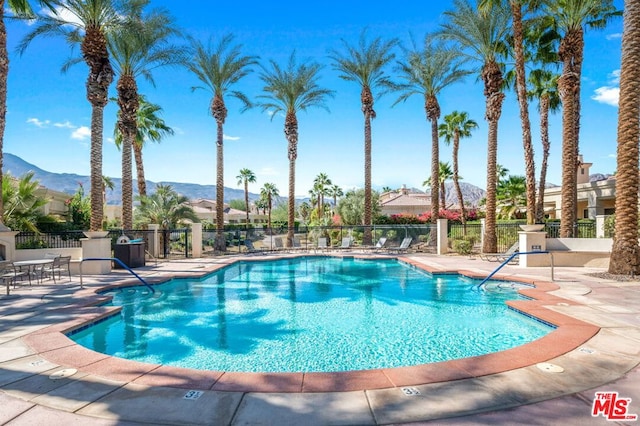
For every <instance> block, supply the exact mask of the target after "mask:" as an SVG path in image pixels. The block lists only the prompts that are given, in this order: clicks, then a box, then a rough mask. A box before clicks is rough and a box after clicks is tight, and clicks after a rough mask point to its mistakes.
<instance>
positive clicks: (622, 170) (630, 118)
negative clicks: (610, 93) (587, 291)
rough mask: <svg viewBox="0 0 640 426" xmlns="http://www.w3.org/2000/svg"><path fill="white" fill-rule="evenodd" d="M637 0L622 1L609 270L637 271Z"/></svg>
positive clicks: (639, 28)
mask: <svg viewBox="0 0 640 426" xmlns="http://www.w3.org/2000/svg"><path fill="white" fill-rule="evenodd" d="M639 101H640V1H639V0H628V1H626V2H625V11H624V33H623V36H622V67H621V73H620V101H619V115H618V153H617V158H618V160H617V161H618V168H617V176H616V227H615V235H614V238H613V248H612V251H611V259H610V261H609V272H611V273H614V274H625V275H634V274H638V273H639V272H640V265H639V263H640V247H639V246H638V185H639V184H640V178H639V174H638V160H639V151H638V138H639V137H640V120H639V117H640V103H639Z"/></svg>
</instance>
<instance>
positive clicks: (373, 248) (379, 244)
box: [362, 237, 387, 253]
mask: <svg viewBox="0 0 640 426" xmlns="http://www.w3.org/2000/svg"><path fill="white" fill-rule="evenodd" d="M385 244H387V238H386V237H380V239H378V242H377V243H376V245H374V246H367V247H362V248H363V249H367V250H371V251H373V252H374V253H377V252H379V251H381V250H383V249H384V248H385V247H384V246H385Z"/></svg>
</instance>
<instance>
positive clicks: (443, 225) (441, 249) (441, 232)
mask: <svg viewBox="0 0 640 426" xmlns="http://www.w3.org/2000/svg"><path fill="white" fill-rule="evenodd" d="M437 226H438V235H437V237H438V254H447V253H448V252H449V236H448V235H447V231H448V221H447V219H438V225H437Z"/></svg>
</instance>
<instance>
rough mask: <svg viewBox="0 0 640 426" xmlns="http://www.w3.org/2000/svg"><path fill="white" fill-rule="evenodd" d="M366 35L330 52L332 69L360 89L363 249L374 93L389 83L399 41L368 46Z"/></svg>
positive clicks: (368, 225)
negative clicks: (361, 114)
mask: <svg viewBox="0 0 640 426" xmlns="http://www.w3.org/2000/svg"><path fill="white" fill-rule="evenodd" d="M366 36H367V32H366V30H363V31H362V33H361V34H360V40H359V42H358V45H357V46H352V45H350V44H348V43H347V42H346V41H345V40H342V43H343V47H344V52H338V51H335V50H333V51H331V53H330V56H331V59H332V60H333V61H334V68H335V69H336V70H338V71H339V72H340V73H341V74H340V77H341V78H342V79H344V80H347V81H354V82H356V83H358V85H359V86H360V103H361V109H362V113H363V114H364V219H363V222H364V223H363V225H364V227H365V228H364V235H363V237H362V244H363V245H371V243H372V234H371V218H372V210H371V199H372V192H371V120H372V119H374V118H376V112H375V110H374V109H373V102H374V95H373V90H375V89H376V88H377V87H379V86H382V85H384V83H385V82H386V81H388V79H387V77H386V75H385V67H386V66H387V65H388V64H390V63H391V61H393V59H394V58H395V54H394V53H393V52H392V50H393V48H394V47H395V46H396V45H397V44H398V40H396V39H391V40H386V41H385V40H383V39H382V38H380V37H376V38H375V39H373V40H372V41H371V42H369V41H368V40H367V37H366Z"/></svg>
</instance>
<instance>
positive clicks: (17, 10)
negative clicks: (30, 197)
mask: <svg viewBox="0 0 640 426" xmlns="http://www.w3.org/2000/svg"><path fill="white" fill-rule="evenodd" d="M38 3H39V4H41V5H43V6H46V7H48V8H52V7H53V0H39V1H38ZM5 7H6V8H7V9H8V10H10V11H11V12H12V13H13V14H14V15H16V16H17V17H19V18H25V19H30V18H33V17H34V14H33V9H32V8H31V4H30V2H29V0H8V1H6V2H5V1H4V0H2V1H0V171H1V170H2V165H3V153H4V129H5V125H6V116H7V77H8V75H9V52H8V51H7V28H6V27H5V23H4V20H5V12H6V10H5ZM2 179H3V177H2V173H1V172H0V188H2ZM3 211H4V201H3V200H2V197H0V223H2V215H3Z"/></svg>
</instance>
